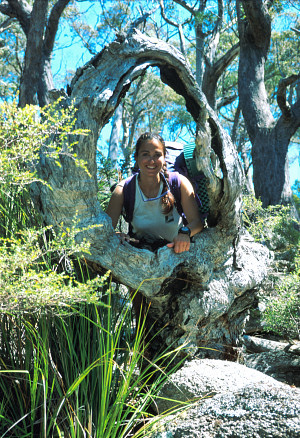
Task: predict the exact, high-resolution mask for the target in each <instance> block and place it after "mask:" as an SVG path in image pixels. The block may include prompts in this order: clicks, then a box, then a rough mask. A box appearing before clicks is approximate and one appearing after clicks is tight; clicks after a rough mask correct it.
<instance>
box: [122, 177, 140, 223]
mask: <svg viewBox="0 0 300 438" xmlns="http://www.w3.org/2000/svg"><path fill="white" fill-rule="evenodd" d="M136 178H137V173H136V174H134V175H132V176H130V177H129V178H127V179H126V180H125V182H124V186H123V196H124V201H123V210H124V213H123V215H124V219H125V220H126V222H129V223H130V222H131V221H132V217H133V210H134V203H135V188H136Z"/></svg>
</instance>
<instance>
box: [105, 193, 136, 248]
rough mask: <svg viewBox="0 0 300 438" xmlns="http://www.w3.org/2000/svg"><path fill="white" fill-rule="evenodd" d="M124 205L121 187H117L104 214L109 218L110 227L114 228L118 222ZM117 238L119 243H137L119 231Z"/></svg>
mask: <svg viewBox="0 0 300 438" xmlns="http://www.w3.org/2000/svg"><path fill="white" fill-rule="evenodd" d="M123 203H124V194H123V186H122V185H117V187H116V188H115V190H114V191H113V193H112V195H111V198H110V201H109V203H108V206H107V209H106V213H107V214H108V216H109V217H110V218H111V221H112V226H113V227H114V228H116V226H117V225H118V222H119V218H120V215H121V213H122V209H123ZM116 234H117V236H118V238H119V239H120V241H121V243H124V242H138V240H137V239H132V238H131V237H130V236H129V234H126V233H121V232H119V231H117V232H116Z"/></svg>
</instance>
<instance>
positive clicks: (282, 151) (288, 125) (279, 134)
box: [236, 0, 300, 206]
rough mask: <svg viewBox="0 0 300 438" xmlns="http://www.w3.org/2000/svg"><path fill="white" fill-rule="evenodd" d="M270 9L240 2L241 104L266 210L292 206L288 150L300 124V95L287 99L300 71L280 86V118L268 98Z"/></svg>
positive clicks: (262, 4) (257, 184)
mask: <svg viewBox="0 0 300 438" xmlns="http://www.w3.org/2000/svg"><path fill="white" fill-rule="evenodd" d="M270 6H271V4H270V3H269V2H267V1H264V0H253V1H252V2H248V1H244V0H237V1H236V7H237V13H238V28H239V39H240V58H239V100H240V105H241V108H242V111H243V116H244V120H245V123H246V127H247V132H248V135H249V138H250V141H251V144H252V161H253V182H254V189H255V194H256V197H260V198H261V200H262V202H263V205H264V206H267V205H275V204H279V203H289V202H291V188H290V183H289V178H288V176H289V174H288V157H287V152H288V146H289V143H290V140H291V138H292V136H293V135H294V134H295V132H296V131H297V129H298V128H299V126H300V98H299V94H297V93H295V92H294V93H290V98H289V99H287V97H286V93H287V90H288V88H289V87H291V86H292V87H294V86H296V84H299V79H300V75H299V74H298V71H297V70H296V71H295V72H294V74H291V75H289V76H285V77H283V78H282V79H281V80H280V81H279V82H278V84H277V85H278V89H277V94H276V95H277V105H278V107H277V111H278V110H279V111H280V113H279V114H278V115H276V114H275V116H274V115H273V113H272V109H271V106H270V102H269V100H268V95H267V90H266V84H265V65H266V61H267V59H268V53H269V49H270V43H271V23H272V22H271V14H270V10H269V7H270ZM291 61H292V60H291ZM298 86H299V85H298ZM289 101H290V102H289Z"/></svg>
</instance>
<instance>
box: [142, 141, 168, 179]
mask: <svg viewBox="0 0 300 438" xmlns="http://www.w3.org/2000/svg"><path fill="white" fill-rule="evenodd" d="M135 160H136V162H137V165H138V167H139V169H140V172H141V174H144V175H145V176H146V175H147V176H155V175H158V174H159V172H161V171H162V169H163V165H164V163H165V151H164V146H163V144H162V143H161V142H160V141H159V140H158V139H156V138H153V139H151V140H150V139H149V140H144V141H143V142H142V143H141V145H140V146H139V148H138V151H137V153H136V154H135Z"/></svg>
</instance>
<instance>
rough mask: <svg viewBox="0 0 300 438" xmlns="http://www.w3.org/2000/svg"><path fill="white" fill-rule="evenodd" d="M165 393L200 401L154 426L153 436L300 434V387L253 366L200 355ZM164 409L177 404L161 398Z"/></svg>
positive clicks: (173, 378)
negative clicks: (249, 366) (278, 379)
mask: <svg viewBox="0 0 300 438" xmlns="http://www.w3.org/2000/svg"><path fill="white" fill-rule="evenodd" d="M159 395H160V397H166V398H173V399H175V398H177V399H178V400H181V401H187V400H191V399H193V398H195V397H199V398H200V399H199V401H197V402H196V403H194V405H193V406H192V407H190V408H187V409H185V410H184V411H183V412H182V413H180V414H177V415H169V416H167V417H165V418H164V420H162V421H161V422H160V423H158V424H156V425H154V429H153V431H152V433H151V434H148V435H147V437H148V438H175V437H176V438H200V437H201V438H202V437H205V438H208V437H220V438H221V437H222V438H223V437H233V436H234V437H241V438H245V437H246V438H247V437H257V438H259V437H282V438H283V437H284V438H287V437H295V438H296V437H299V436H300V416H299V414H300V390H299V389H298V388H291V387H290V386H288V385H285V384H284V383H281V382H278V381H276V380H275V379H273V378H271V377H269V376H266V375H264V374H263V373H260V372H259V371H256V370H252V369H249V368H247V367H246V366H244V365H241V364H238V363H233V362H226V361H221V360H213V359H195V360H193V361H191V362H188V363H186V364H185V365H184V366H183V368H181V369H180V370H179V371H178V372H176V373H174V375H172V376H171V377H170V379H169V380H168V381H167V382H166V384H165V385H164V386H163V388H162V389H161V391H160V394H159ZM157 405H158V409H159V411H160V413H162V412H163V411H164V410H166V409H170V407H172V406H173V407H174V406H175V402H170V401H163V400H161V399H159V400H158V402H157Z"/></svg>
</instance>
